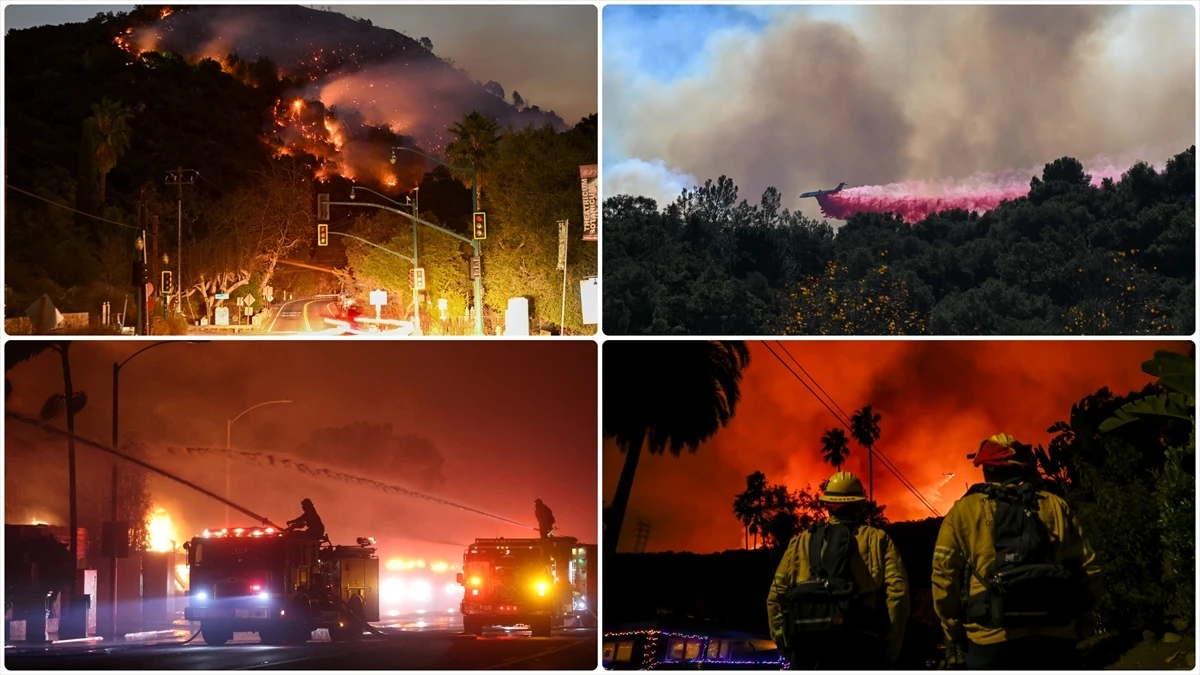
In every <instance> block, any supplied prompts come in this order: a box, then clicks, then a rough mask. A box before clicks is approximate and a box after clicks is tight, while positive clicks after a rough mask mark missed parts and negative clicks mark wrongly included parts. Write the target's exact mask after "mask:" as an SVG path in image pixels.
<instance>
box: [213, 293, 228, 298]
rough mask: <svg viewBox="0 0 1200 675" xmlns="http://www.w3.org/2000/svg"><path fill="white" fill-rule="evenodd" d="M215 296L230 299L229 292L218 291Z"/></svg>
mask: <svg viewBox="0 0 1200 675" xmlns="http://www.w3.org/2000/svg"><path fill="white" fill-rule="evenodd" d="M213 297H214V298H216V299H217V300H228V299H229V294H228V293H217V294H216V295H215V296H213Z"/></svg>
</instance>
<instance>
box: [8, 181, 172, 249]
mask: <svg viewBox="0 0 1200 675" xmlns="http://www.w3.org/2000/svg"><path fill="white" fill-rule="evenodd" d="M4 187H6V188H8V189H9V190H15V191H17V192H20V193H21V194H23V195H26V196H28V197H33V198H34V199H37V200H39V201H43V202H46V203H47V204H49V205H51V206H57V207H58V208H60V209H66V210H68V211H71V212H72V213H78V214H79V215H81V216H85V217H87V218H91V219H93V220H99V221H100V222H102V223H112V224H113V225H120V226H121V227H125V228H129V229H131V230H137V231H138V232H141V231H142V228H140V227H138V226H136V225H130V224H128V223H118V222H117V221H115V220H109V219H108V218H101V217H100V216H93V215H92V214H90V213H84V212H83V211H80V210H78V209H73V208H71V207H70V206H67V205H66V204H62V203H59V202H56V201H52V200H49V199H46V198H45V197H39V196H37V195H35V194H33V193H32V192H27V191H25V190H22V189H21V188H19V187H16V186H14V185H9V184H8V183H5V184H4ZM146 236H147V237H153V236H155V235H154V234H152V233H147V234H146Z"/></svg>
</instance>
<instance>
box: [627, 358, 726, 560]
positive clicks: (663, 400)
mask: <svg viewBox="0 0 1200 675" xmlns="http://www.w3.org/2000/svg"><path fill="white" fill-rule="evenodd" d="M749 363H750V351H749V349H747V347H746V343H744V342H741V341H720V342H716V341H686V342H666V341H657V340H655V341H639V340H609V341H608V342H606V343H605V344H604V372H603V381H604V420H603V432H604V436H605V437H606V438H612V439H615V440H616V442H617V447H618V448H620V450H621V452H623V453H625V464H624V466H623V467H622V469H621V477H620V479H619V480H618V481H617V489H616V493H615V494H614V495H613V501H612V506H611V508H610V510H609V512H608V515H609V519H608V522H607V523H605V538H604V546H605V551H606V552H607V553H615V552H616V548H617V542H618V541H619V540H620V537H621V525H622V522H623V521H624V520H625V509H626V507H628V505H629V494H630V492H631V491H632V490H633V478H634V475H635V474H636V473H637V466H638V461H639V460H640V459H641V455H642V448H643V447H644V448H645V449H646V450H647V451H648V452H649V453H650V454H652V455H661V454H663V452H664V451H666V450H668V449H669V450H670V452H671V454H672V455H674V456H676V457H678V456H679V455H680V454H681V453H682V451H683V449H684V448H687V449H688V450H689V451H690V452H695V451H696V448H698V447H699V446H700V444H701V443H703V442H704V441H706V440H708V439H709V438H710V437H711V436H712V435H713V434H715V433H716V432H717V431H718V430H719V429H721V428H722V427H724V426H725V425H727V424H728V423H729V420H730V419H732V418H733V415H734V412H735V411H736V409H737V404H738V401H739V400H740V399H741V380H742V373H743V371H744V370H745V369H746V366H747V365H749Z"/></svg>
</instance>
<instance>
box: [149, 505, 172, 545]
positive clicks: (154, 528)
mask: <svg viewBox="0 0 1200 675" xmlns="http://www.w3.org/2000/svg"><path fill="white" fill-rule="evenodd" d="M146 536H147V538H148V539H149V542H148V548H149V550H151V551H174V550H175V542H177V541H179V534H178V532H177V531H176V529H175V524H174V523H173V522H171V516H170V515H168V514H167V510H166V509H163V508H156V509H154V514H153V515H151V516H150V522H149V523H148V524H147V526H146Z"/></svg>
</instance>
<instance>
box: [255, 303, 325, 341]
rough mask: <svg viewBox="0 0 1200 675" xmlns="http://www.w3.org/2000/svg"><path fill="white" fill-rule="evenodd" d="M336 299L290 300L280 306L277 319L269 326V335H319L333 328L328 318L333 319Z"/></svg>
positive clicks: (276, 315)
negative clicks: (327, 321)
mask: <svg viewBox="0 0 1200 675" xmlns="http://www.w3.org/2000/svg"><path fill="white" fill-rule="evenodd" d="M333 305H334V299H333V298H329V297H320V298H303V299H300V300H289V301H288V302H285V303H283V304H282V305H280V306H279V309H278V311H277V312H276V314H275V318H274V319H273V320H272V321H271V323H270V324H269V325H268V326H267V332H268V333H319V332H325V331H327V330H329V328H331V326H330V325H329V324H328V323H326V322H325V319H326V317H333V316H334V315H335V314H334V307H333Z"/></svg>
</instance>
